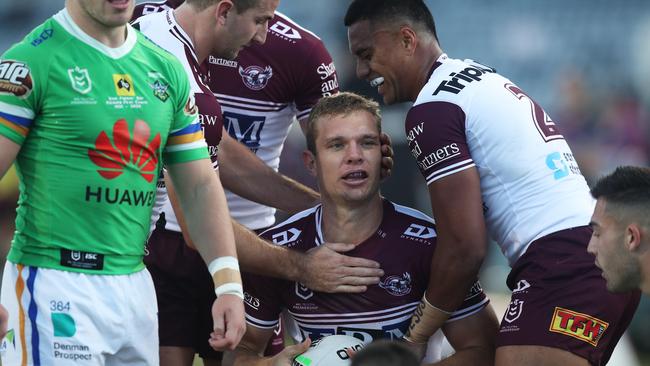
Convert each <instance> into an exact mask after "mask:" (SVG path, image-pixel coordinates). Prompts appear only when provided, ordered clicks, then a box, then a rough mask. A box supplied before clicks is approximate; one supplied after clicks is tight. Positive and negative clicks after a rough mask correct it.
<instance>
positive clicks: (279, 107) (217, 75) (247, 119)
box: [208, 12, 339, 229]
mask: <svg viewBox="0 0 650 366" xmlns="http://www.w3.org/2000/svg"><path fill="white" fill-rule="evenodd" d="M208 63H209V65H208V67H209V70H210V84H209V86H210V89H211V90H212V91H213V92H214V93H215V95H216V96H217V98H218V99H219V102H220V103H221V107H222V109H223V113H224V126H225V129H226V131H228V133H229V134H230V135H231V136H232V137H233V138H234V139H236V140H238V141H239V142H241V143H242V144H244V145H246V146H247V147H248V148H249V149H250V150H251V151H252V152H254V153H255V154H257V156H258V157H259V158H260V159H262V161H264V162H265V163H266V164H267V165H268V166H270V167H271V168H273V169H275V170H277V169H278V166H279V163H280V154H281V153H282V147H283V146H284V141H285V139H286V138H287V134H288V133H289V128H290V127H291V124H292V123H293V121H294V118H298V119H302V118H305V117H307V116H308V115H309V112H310V111H311V108H312V106H313V105H314V104H316V102H317V101H318V100H319V99H320V98H321V97H323V96H327V95H331V94H334V93H336V92H338V87H339V85H338V79H337V76H336V68H335V67H334V63H333V62H332V57H331V56H330V54H329V52H327V49H326V48H325V46H324V45H323V42H322V41H321V40H320V39H319V38H318V37H317V36H316V35H314V34H313V33H311V32H310V31H308V30H306V29H304V28H302V27H301V26H300V25H298V24H296V23H295V22H293V21H292V20H291V19H289V18H288V17H286V16H285V15H283V14H281V13H279V12H276V13H275V16H274V17H273V19H272V20H271V21H270V22H269V30H268V33H267V36H266V42H265V43H264V44H262V45H259V44H255V45H252V46H250V47H246V48H244V49H243V50H242V51H241V52H240V53H239V55H238V56H237V58H236V59H235V60H225V59H220V58H215V57H208ZM226 197H227V199H228V207H229V208H230V213H231V215H232V216H233V217H234V218H235V219H236V220H237V221H239V222H241V223H242V224H243V225H245V226H247V227H248V228H250V229H261V228H267V227H269V226H271V225H272V224H273V223H274V222H275V210H274V209H272V208H270V207H267V206H263V205H260V204H257V203H254V202H251V201H248V200H245V199H243V198H241V197H239V196H237V195H235V194H232V193H230V192H226Z"/></svg>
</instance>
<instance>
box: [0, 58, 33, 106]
mask: <svg viewBox="0 0 650 366" xmlns="http://www.w3.org/2000/svg"><path fill="white" fill-rule="evenodd" d="M31 91H32V76H31V72H30V70H29V67H28V66H27V64H25V63H24V62H20V61H15V60H0V94H13V95H15V96H17V97H20V98H26V97H27V96H28V95H29V93H31Z"/></svg>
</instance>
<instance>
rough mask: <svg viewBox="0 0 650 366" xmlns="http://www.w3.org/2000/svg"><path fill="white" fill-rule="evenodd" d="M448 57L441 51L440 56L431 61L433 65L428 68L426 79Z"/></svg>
mask: <svg viewBox="0 0 650 366" xmlns="http://www.w3.org/2000/svg"><path fill="white" fill-rule="evenodd" d="M448 58H449V57H447V54H446V53H443V54H442V55H440V57H438V59H437V60H436V62H434V63H433V66H431V70H429V74H428V75H427V80H429V79H430V78H431V75H433V72H434V71H436V69H437V68H438V66H440V65H442V63H443V62H445V60H447V59H448Z"/></svg>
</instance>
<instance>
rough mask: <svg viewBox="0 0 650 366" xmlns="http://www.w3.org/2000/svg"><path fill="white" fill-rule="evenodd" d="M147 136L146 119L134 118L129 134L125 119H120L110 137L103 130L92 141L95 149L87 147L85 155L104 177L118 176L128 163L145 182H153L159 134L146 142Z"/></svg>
mask: <svg viewBox="0 0 650 366" xmlns="http://www.w3.org/2000/svg"><path fill="white" fill-rule="evenodd" d="M150 135H151V129H150V128H149V125H147V123H146V122H144V121H142V120H139V119H138V120H136V121H135V126H134V127H133V135H131V131H129V126H128V125H127V123H126V120H124V119H120V120H118V121H117V122H115V124H114V125H113V139H112V140H111V138H109V137H108V135H107V134H106V132H105V131H102V132H101V133H100V134H99V136H97V139H96V140H95V149H94V150H93V149H88V157H89V158H90V160H91V161H92V162H93V163H95V165H97V166H98V167H99V169H98V170H97V173H99V174H100V175H101V176H102V177H104V178H106V179H113V178H117V177H119V176H120V175H121V174H122V173H123V172H124V168H126V167H127V166H130V167H132V168H135V169H137V170H138V171H139V172H140V175H142V177H143V178H144V179H145V180H146V181H147V182H152V181H153V179H154V178H155V177H156V167H157V165H158V156H157V154H156V152H157V151H158V148H159V147H160V134H159V133H158V134H156V136H154V138H153V139H152V140H151V141H149V137H150Z"/></svg>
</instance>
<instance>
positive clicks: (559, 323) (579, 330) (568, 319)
mask: <svg viewBox="0 0 650 366" xmlns="http://www.w3.org/2000/svg"><path fill="white" fill-rule="evenodd" d="M608 326H609V323H607V322H605V321H602V320H600V319H598V318H594V317H593V316H589V315H587V314H582V313H578V312H575V311H571V310H568V309H564V308H561V307H556V308H555V311H554V312H553V319H552V320H551V326H550V327H549V330H550V331H551V332H555V333H561V334H565V335H568V336H570V337H573V338H577V339H579V340H581V341H584V342H587V343H589V344H591V345H592V346H594V347H595V346H597V345H598V341H599V340H600V339H601V338H602V336H603V334H605V330H607V327H608Z"/></svg>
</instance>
